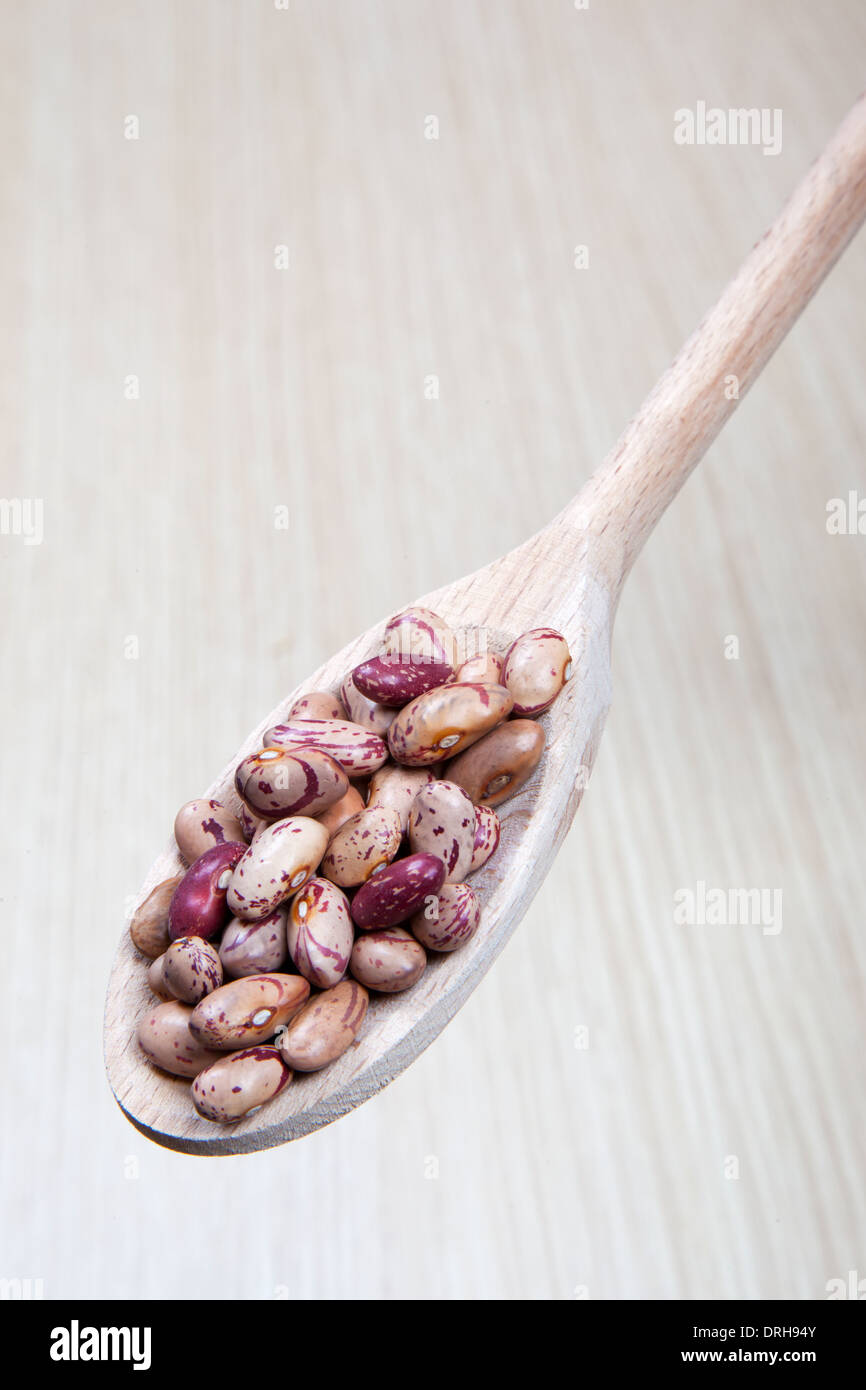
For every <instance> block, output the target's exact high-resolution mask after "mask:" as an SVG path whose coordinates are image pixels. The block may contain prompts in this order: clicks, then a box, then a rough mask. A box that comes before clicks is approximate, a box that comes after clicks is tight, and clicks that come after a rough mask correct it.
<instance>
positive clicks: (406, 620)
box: [382, 607, 457, 671]
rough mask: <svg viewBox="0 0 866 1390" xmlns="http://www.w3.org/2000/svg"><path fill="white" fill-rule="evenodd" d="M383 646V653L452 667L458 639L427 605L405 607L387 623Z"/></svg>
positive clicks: (455, 662)
mask: <svg viewBox="0 0 866 1390" xmlns="http://www.w3.org/2000/svg"><path fill="white" fill-rule="evenodd" d="M382 646H383V649H384V652H385V655H386V656H404V657H405V656H409V657H420V658H421V660H422V661H437V662H445V663H446V664H447V665H448V666H450V667H451V670H452V671H453V670H454V667H455V666H456V665H457V639H456V638H455V636H454V633H453V632H452V631H451V629H450V627H449V626H448V624H447V623H446V622H445V621H444V619H443V618H440V617H439V615H438V613H434V612H433V611H432V609H430V608H418V607H416V608H405V609H404V610H403V612H402V613H397V614H396V616H395V617H393V618H391V620H390V621H389V622H388V623H387V624H386V627H385V635H384V639H383V643H382Z"/></svg>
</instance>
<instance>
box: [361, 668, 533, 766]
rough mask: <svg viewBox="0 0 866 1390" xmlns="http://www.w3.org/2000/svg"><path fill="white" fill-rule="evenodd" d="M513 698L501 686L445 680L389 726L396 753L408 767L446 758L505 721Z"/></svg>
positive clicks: (393, 750)
mask: <svg viewBox="0 0 866 1390" xmlns="http://www.w3.org/2000/svg"><path fill="white" fill-rule="evenodd" d="M512 703H513V701H512V698H511V696H510V695H509V693H508V691H507V690H506V689H505V687H504V686H501V685H481V684H478V683H476V682H464V683H462V684H460V685H458V684H457V683H456V682H455V684H453V685H440V686H439V687H438V689H436V690H429V691H428V692H427V694H426V695H419V696H418V699H417V700H412V701H411V703H410V704H408V705H404V706H403V708H402V709H401V711H400V713H399V714H398V715H397V718H396V719H395V720H394V723H393V724H392V725H391V727H390V729H389V730H388V746H389V748H390V749H391V754H392V756H393V758H394V759H395V761H396V762H398V763H403V764H405V765H406V766H407V767H426V766H429V765H430V764H431V763H438V762H442V761H443V760H444V759H445V758H450V757H453V756H454V755H455V754H456V753H460V752H462V750H463V749H464V748H468V747H469V746H470V744H472V743H475V742H476V741H477V740H478V739H479V738H483V736H484V735H485V734H486V733H487V732H488V731H489V730H490V729H492V728H495V726H496V725H497V724H499V723H501V721H502V720H503V719H505V718H506V717H507V716H508V715H509V714H510V713H511V706H512Z"/></svg>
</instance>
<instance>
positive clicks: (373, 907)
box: [352, 853, 445, 931]
mask: <svg viewBox="0 0 866 1390" xmlns="http://www.w3.org/2000/svg"><path fill="white" fill-rule="evenodd" d="M444 881H445V865H444V864H443V862H442V860H441V859H438V858H437V857H436V855H435V854H425V853H421V854H409V855H407V856H406V858H405V859H398V860H397V862H396V863H394V864H389V865H388V867H387V868H385V869H382V870H380V872H379V873H377V874H374V875H373V877H372V878H369V879H368V880H367V882H366V883H365V884H364V885H363V887H362V888H359V889H358V891H357V893H356V894H355V896H354V898H353V899H352V917H353V919H354V921H355V923H356V924H357V926H359V927H361V928H362V929H363V930H364V931H372V930H374V929H375V928H377V927H393V926H396V925H397V923H398V922H405V921H406V919H407V918H408V917H411V916H412V914H413V913H415V912H417V911H418V910H419V909H420V908H421V907H423V905H424V902H425V900H426V899H427V898H428V897H431V896H436V895H437V894H438V893H439V890H440V888H441V887H442V884H443V883H444Z"/></svg>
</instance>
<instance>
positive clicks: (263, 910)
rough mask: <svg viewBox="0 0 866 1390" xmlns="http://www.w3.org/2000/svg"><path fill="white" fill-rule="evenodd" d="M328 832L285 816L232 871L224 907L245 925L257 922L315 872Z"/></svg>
mask: <svg viewBox="0 0 866 1390" xmlns="http://www.w3.org/2000/svg"><path fill="white" fill-rule="evenodd" d="M327 845H328V832H327V830H326V829H325V827H324V826H323V825H320V824H319V822H318V821H315V820H313V819H312V818H311V817H310V816H289V817H288V819H287V820H278V821H276V822H275V823H274V824H273V825H269V826H267V827H266V828H265V829H264V830H262V831H260V833H259V834H258V835H257V836H256V838H255V840H254V841H253V843H252V844H251V845H250V847H249V849H248V850H247V851H246V853H245V854H244V856H243V858H242V859H241V861H240V863H239V864H238V866H237V868H236V869H235V871H234V874H233V876H232V881H231V884H230V886H229V892H228V905H229V908H230V910H231V911H232V912H233V913H234V914H235V916H236V917H242V918H243V920H244V921H245V922H261V921H262V919H263V918H264V917H269V916H270V915H271V913H272V912H273V911H275V909H276V908H278V907H279V905H280V903H281V902H284V901H285V899H286V898H288V897H289V896H290V895H291V894H292V893H294V892H297V890H298V889H299V888H302V887H303V885H304V884H305V883H306V881H307V879H308V878H311V877H312V875H313V874H314V873H315V872H316V869H317V868H318V867H319V861H320V860H321V858H322V855H323V854H324V852H325V850H326V848H327Z"/></svg>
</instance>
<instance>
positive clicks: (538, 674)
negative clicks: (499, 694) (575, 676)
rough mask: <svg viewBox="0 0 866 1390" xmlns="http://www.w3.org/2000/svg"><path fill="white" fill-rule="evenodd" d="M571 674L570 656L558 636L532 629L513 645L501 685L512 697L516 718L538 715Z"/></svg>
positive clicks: (552, 631)
mask: <svg viewBox="0 0 866 1390" xmlns="http://www.w3.org/2000/svg"><path fill="white" fill-rule="evenodd" d="M572 670H573V664H572V660H571V652H570V651H569V650H568V643H567V642H566V640H565V638H564V637H563V635H562V633H561V632H557V631H556V629H555V628H552V627H533V628H531V629H530V630H529V632H524V633H523V635H522V636H521V637H518V639H517V641H516V642H512V644H511V646H510V647H509V649H508V653H507V655H506V657H505V666H504V668H503V672H502V682H503V684H504V685H505V686H507V688H508V690H509V691H510V693H511V695H512V696H513V697H514V713H515V714H517V715H522V714H527V715H536V714H541V713H542V712H543V711H544V710H546V709H548V708H549V707H550V706H551V705H552V704H553V702H554V700H555V699H556V697H557V695H558V694H559V692H560V691H561V690H562V687H563V686H564V685H565V683H566V681H567V680H569V679H570V677H571V673H572Z"/></svg>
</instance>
